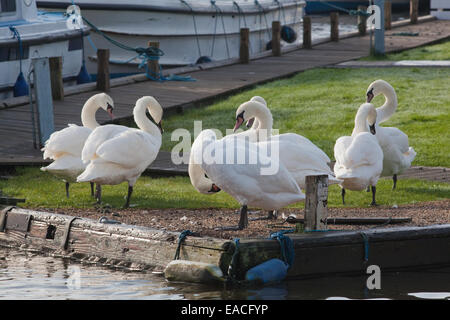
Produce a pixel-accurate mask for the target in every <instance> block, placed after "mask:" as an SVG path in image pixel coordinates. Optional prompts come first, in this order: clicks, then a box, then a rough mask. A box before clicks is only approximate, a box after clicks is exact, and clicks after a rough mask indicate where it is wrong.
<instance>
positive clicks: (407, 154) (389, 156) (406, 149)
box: [366, 80, 416, 189]
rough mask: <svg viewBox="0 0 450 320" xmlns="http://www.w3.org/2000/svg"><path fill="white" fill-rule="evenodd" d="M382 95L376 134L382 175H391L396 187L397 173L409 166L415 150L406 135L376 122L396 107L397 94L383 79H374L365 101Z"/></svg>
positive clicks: (382, 119)
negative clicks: (383, 99) (380, 149)
mask: <svg viewBox="0 0 450 320" xmlns="http://www.w3.org/2000/svg"><path fill="white" fill-rule="evenodd" d="M380 94H382V95H384V97H385V102H384V104H383V105H382V106H381V107H379V108H377V109H376V111H377V119H378V120H377V134H376V137H377V139H378V142H379V144H380V146H381V148H382V149H383V154H384V159H383V172H382V174H381V175H382V176H392V179H393V182H394V183H393V186H392V189H395V188H396V185H397V175H398V174H400V173H402V172H403V171H404V170H405V169H407V168H409V167H410V166H411V162H412V161H413V160H414V158H415V156H416V152H415V151H414V149H413V148H412V147H410V146H409V141H408V136H407V135H406V134H405V133H404V132H402V131H401V130H399V129H398V128H395V127H381V126H379V124H378V123H380V122H383V121H386V120H388V119H389V118H390V117H391V116H392V115H393V114H394V112H395V111H396V109H397V104H398V103H397V94H396V93H395V90H394V88H393V87H392V86H391V85H390V84H389V83H387V82H386V81H384V80H376V81H374V82H372V83H371V84H370V85H369V88H368V89H367V93H366V96H367V101H368V102H370V101H372V99H373V98H374V97H376V96H378V95H380Z"/></svg>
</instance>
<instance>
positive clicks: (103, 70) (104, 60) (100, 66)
mask: <svg viewBox="0 0 450 320" xmlns="http://www.w3.org/2000/svg"><path fill="white" fill-rule="evenodd" d="M97 60H98V61H97V90H100V91H103V92H107V91H109V89H110V83H109V49H98V50H97Z"/></svg>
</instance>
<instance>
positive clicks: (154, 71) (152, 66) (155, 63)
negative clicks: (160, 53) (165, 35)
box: [147, 41, 160, 79]
mask: <svg viewBox="0 0 450 320" xmlns="http://www.w3.org/2000/svg"><path fill="white" fill-rule="evenodd" d="M148 46H149V47H155V48H158V49H159V42H158V41H149V42H148ZM147 66H148V71H149V73H150V75H151V76H152V77H153V78H155V79H159V77H160V74H159V71H160V69H159V60H148V62H147Z"/></svg>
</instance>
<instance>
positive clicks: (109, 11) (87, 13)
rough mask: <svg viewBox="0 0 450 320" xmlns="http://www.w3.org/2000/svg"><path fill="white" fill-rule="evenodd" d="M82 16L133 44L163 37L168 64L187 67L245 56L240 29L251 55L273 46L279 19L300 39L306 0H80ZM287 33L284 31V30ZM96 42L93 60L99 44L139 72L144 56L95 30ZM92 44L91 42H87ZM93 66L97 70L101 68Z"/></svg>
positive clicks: (46, 1)
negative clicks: (246, 31) (247, 37)
mask: <svg viewBox="0 0 450 320" xmlns="http://www.w3.org/2000/svg"><path fill="white" fill-rule="evenodd" d="M71 3H72V2H71V0H38V6H40V7H42V8H45V9H49V10H50V9H53V10H61V9H64V8H66V7H67V6H68V5H70V4H71ZM75 4H76V5H78V6H79V7H80V9H81V15H82V16H83V17H84V18H85V19H87V20H88V21H89V22H91V23H92V24H93V25H95V26H96V27H97V28H98V30H100V31H101V32H102V33H103V34H104V35H106V36H108V37H111V38H112V39H114V40H116V41H118V42H120V43H121V44H125V45H126V46H128V47H133V48H136V47H147V45H148V42H149V41H158V42H159V44H160V49H161V50H162V51H163V52H164V55H163V56H161V58H160V64H161V65H163V66H183V65H190V64H195V63H196V62H198V61H199V58H201V57H202V59H200V61H202V60H203V61H205V59H206V60H208V59H210V60H213V61H217V60H222V59H228V58H236V57H238V56H239V46H240V28H244V27H247V28H249V29H250V42H249V43H250V53H251V54H255V53H258V52H261V51H264V50H266V49H267V45H268V43H269V41H270V39H271V37H272V31H271V28H272V21H274V20H279V21H280V22H281V24H282V26H286V27H290V28H291V29H289V28H284V29H283V30H284V31H286V32H285V34H284V38H285V40H287V41H288V42H294V41H296V39H295V37H293V36H292V35H293V34H292V33H291V32H290V31H292V30H295V32H297V33H298V32H299V30H300V25H301V21H302V17H303V8H304V6H305V5H306V3H305V1H304V0H279V1H274V0H259V1H255V0H236V1H232V0H217V1H210V0H186V1H184V0H129V1H124V0H109V1H107V2H106V1H101V0H100V1H99V0H76V1H75ZM282 36H283V33H282ZM91 38H92V42H93V44H94V46H95V47H94V46H92V45H91V44H87V43H86V45H85V48H86V52H87V54H88V56H89V57H90V60H91V61H95V59H96V54H95V48H109V49H110V63H111V65H112V67H111V68H112V70H111V71H112V73H128V72H138V69H137V65H138V64H139V63H140V62H141V61H142V60H141V59H138V58H136V59H133V57H135V56H136V55H137V53H136V52H133V51H127V50H123V49H121V48H118V47H117V46H115V45H113V44H111V43H110V42H108V41H107V40H105V38H104V37H103V36H101V35H99V33H97V32H92V33H91ZM85 42H86V41H85ZM89 70H90V71H91V72H93V73H95V72H96V66H95V65H91V66H90V67H89Z"/></svg>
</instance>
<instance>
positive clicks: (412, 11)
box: [409, 0, 419, 24]
mask: <svg viewBox="0 0 450 320" xmlns="http://www.w3.org/2000/svg"><path fill="white" fill-rule="evenodd" d="M418 17H419V0H409V18H410V19H411V23H413V24H416V23H417V18H418Z"/></svg>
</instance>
